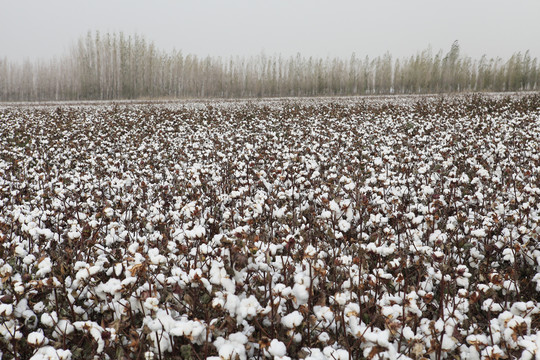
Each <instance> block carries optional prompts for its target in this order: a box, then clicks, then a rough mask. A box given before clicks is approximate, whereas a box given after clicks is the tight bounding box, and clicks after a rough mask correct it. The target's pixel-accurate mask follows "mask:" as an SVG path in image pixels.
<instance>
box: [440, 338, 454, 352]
mask: <svg viewBox="0 0 540 360" xmlns="http://www.w3.org/2000/svg"><path fill="white" fill-rule="evenodd" d="M441 347H442V349H443V351H451V350H454V349H455V348H456V347H457V340H456V338H454V337H450V336H448V335H447V334H444V335H443V341H442V344H441Z"/></svg>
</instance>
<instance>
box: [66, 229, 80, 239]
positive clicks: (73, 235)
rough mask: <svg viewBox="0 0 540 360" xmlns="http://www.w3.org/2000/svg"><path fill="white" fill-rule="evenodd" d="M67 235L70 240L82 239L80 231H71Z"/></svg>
mask: <svg viewBox="0 0 540 360" xmlns="http://www.w3.org/2000/svg"><path fill="white" fill-rule="evenodd" d="M67 235H68V238H69V239H70V240H74V239H78V238H80V237H81V233H80V232H78V231H70V232H68V234H67Z"/></svg>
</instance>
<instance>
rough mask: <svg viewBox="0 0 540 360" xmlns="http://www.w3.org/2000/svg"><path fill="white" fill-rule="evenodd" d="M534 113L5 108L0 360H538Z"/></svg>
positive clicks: (439, 106) (509, 108)
mask: <svg viewBox="0 0 540 360" xmlns="http://www.w3.org/2000/svg"><path fill="white" fill-rule="evenodd" d="M539 108H540V97H539V96H538V95H523V96H513V97H500V96H487V95H486V96H459V97H457V96H456V97H446V98H439V97H411V98H407V97H396V98H365V99H355V98H349V99H306V100H291V99H279V100H268V101H256V102H217V101H216V102H204V103H203V102H199V103H183V104H174V103H164V104H154V105H151V104H123V103H122V104H116V105H115V104H110V105H97V104H86V105H69V104H62V105H61V106H12V107H4V108H0V351H1V356H2V357H3V358H6V359H24V358H33V359H79V358H81V359H82V358H85V359H86V358H92V357H94V358H100V359H101V358H127V359H168V358H178V359H180V358H182V359H203V358H213V359H249V358H261V359H264V358H267V359H288V358H303V359H349V358H359V359H396V358H400V359H455V358H462V359H504V358H520V359H539V358H540V306H539V303H538V299H540V244H539V240H538V239H539V236H538V233H539V232H540V181H539V171H540V159H539V156H540V155H539V154H540V149H539V145H538V144H540V110H539Z"/></svg>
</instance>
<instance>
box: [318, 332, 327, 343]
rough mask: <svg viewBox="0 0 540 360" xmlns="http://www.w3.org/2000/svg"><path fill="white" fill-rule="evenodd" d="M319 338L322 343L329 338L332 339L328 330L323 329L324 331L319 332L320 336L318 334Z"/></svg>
mask: <svg viewBox="0 0 540 360" xmlns="http://www.w3.org/2000/svg"><path fill="white" fill-rule="evenodd" d="M317 339H318V340H319V341H320V342H321V343H323V344H324V343H326V342H328V340H330V335H328V333H327V332H326V331H323V332H322V333H320V334H319V336H317Z"/></svg>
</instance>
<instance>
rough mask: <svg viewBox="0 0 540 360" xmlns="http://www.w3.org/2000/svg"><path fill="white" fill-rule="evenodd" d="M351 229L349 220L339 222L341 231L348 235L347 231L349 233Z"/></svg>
mask: <svg viewBox="0 0 540 360" xmlns="http://www.w3.org/2000/svg"><path fill="white" fill-rule="evenodd" d="M350 228H351V223H349V222H348V221H347V220H345V219H341V220H339V229H340V230H341V231H342V232H344V233H346V232H347V231H349V229H350Z"/></svg>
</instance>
